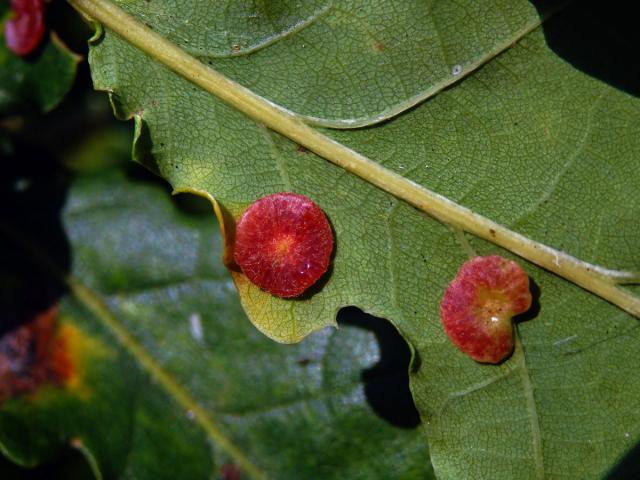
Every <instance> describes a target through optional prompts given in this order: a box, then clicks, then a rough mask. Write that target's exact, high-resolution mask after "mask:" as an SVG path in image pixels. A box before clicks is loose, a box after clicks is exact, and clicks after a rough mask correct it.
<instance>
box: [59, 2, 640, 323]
mask: <svg viewBox="0 0 640 480" xmlns="http://www.w3.org/2000/svg"><path fill="white" fill-rule="evenodd" d="M69 2H70V3H71V4H72V5H73V6H74V7H75V8H76V9H78V10H79V11H80V12H82V13H84V14H85V15H88V16H90V17H92V18H94V19H95V20H97V21H99V22H102V23H103V24H104V25H106V26H107V27H108V28H110V29H111V30H112V31H113V32H115V33H116V34H117V35H119V36H121V37H122V38H123V39H125V40H126V41H128V42H129V43H131V44H132V45H134V46H136V47H137V48H139V49H141V50H142V51H143V52H145V53H146V54H147V55H149V56H150V57H151V58H154V59H155V60H156V61H158V62H160V63H161V64H163V65H165V66H166V67H168V68H170V69H171V70H173V71H174V72H175V73H177V74H178V75H181V76H182V77H184V78H185V79H187V80H189V81H190V82H192V83H194V84H195V85H197V86H199V87H201V88H202V89H204V90H205V91H207V92H209V93H211V94H212V95H215V96H217V97H218V98H219V99H220V100H222V101H223V102H225V103H227V104H229V105H230V106H232V107H233V108H235V109H237V110H239V111H241V112H242V113H244V114H245V115H247V116H248V117H249V118H251V119H253V120H254V121H256V122H258V123H261V124H263V125H265V126H267V127H268V128H270V129H272V130H274V131H276V132H278V133H280V134H282V135H284V136H285V137H288V138H290V139H291V140H293V141H295V142H297V143H299V144H300V145H303V146H305V147H306V148H308V149H309V150H311V151H313V152H315V153H316V154H318V155H319V156H321V157H323V158H325V159H326V160H328V161H330V162H332V163H334V164H336V165H338V166H339V167H341V168H343V169H345V170H346V171H348V172H350V173H352V174H354V175H356V176H358V177H360V178H362V179H363V180H365V181H367V182H369V183H371V184H373V185H375V186H376V187H378V188H380V189H382V190H384V191H385V192H387V193H389V194H391V195H393V196H395V197H397V198H398V199H401V200H404V201H405V202H407V203H409V204H410V205H412V206H414V207H416V208H418V209H419V210H422V211H423V212H425V213H427V214H429V215H431V216H432V217H434V218H436V219H438V220H439V221H441V222H443V223H445V224H449V225H452V226H454V227H458V228H461V229H463V230H465V231H467V232H470V233H472V234H474V235H476V236H477V237H479V238H482V239H485V240H487V241H490V242H492V243H494V244H496V245H499V246H501V247H503V248H505V249H507V250H509V251H511V252H513V253H515V254H516V255H519V256H521V257H523V258H525V259H527V260H529V261H531V262H532V263H535V264H536V265H538V266H540V267H542V268H544V269H546V270H549V271H551V272H553V273H555V274H557V275H559V276H561V277H563V278H565V279H567V280H569V281H571V282H573V283H575V284H577V285H579V286H581V287H582V288H584V289H586V290H588V291H590V292H592V293H595V294H596V295H598V296H600V297H601V298H603V299H605V300H607V301H609V302H611V303H613V304H614V305H617V306H619V307H620V308H622V309H623V310H625V311H627V312H628V313H630V314H632V315H634V316H636V317H638V318H640V298H639V297H638V296H636V295H634V294H633V293H632V292H631V291H629V290H626V289H623V288H621V287H619V286H618V285H617V281H619V278H620V277H627V278H628V277H629V276H630V277H635V275H634V274H633V273H632V274H631V275H626V272H622V273H623V275H620V273H621V272H611V271H609V270H607V269H605V268H603V267H599V266H597V265H591V264H588V263H586V262H584V261H582V260H580V259H577V258H575V257H572V256H571V255H569V254H567V253H565V252H562V251H559V250H556V249H554V248H551V247H549V246H547V245H544V244H542V243H539V242H536V241H535V240H532V239H530V238H527V237H525V236H523V235H520V234H518V233H516V232H514V231H511V230H509V229H508V228H506V227H505V226H503V225H500V224H498V223H496V222H493V221H492V220H490V219H488V218H485V217H483V216H481V215H479V214H477V213H475V212H473V211H471V210H469V209H467V208H465V207H463V206H461V205H459V204H456V203H455V202H453V201H451V200H449V199H447V198H445V197H443V196H442V195H439V194H437V193H435V192H433V191H431V190H428V189H426V188H425V187H423V186H421V185H418V184H416V183H414V182H412V181H411V180H409V179H407V178H406V177H403V176H401V175H399V174H397V173H395V172H393V171H391V170H389V169H387V168H385V167H383V166H382V165H380V164H377V163H376V162H374V161H372V160H370V159H368V158H366V157H364V156H363V155H361V154H359V153H357V152H355V151H353V150H351V149H349V148H348V147H346V146H344V145H342V144H340V143H338V142H336V141H334V140H332V139H330V138H329V137H327V136H325V135H323V134H322V133H320V132H318V131H317V130H314V129H313V128H311V127H309V126H308V125H307V124H305V123H303V122H302V121H301V120H300V118H299V117H298V116H296V115H295V114H293V113H292V112H290V111H288V110H286V109H284V108H282V107H280V106H279V105H276V104H273V103H272V102H270V101H268V100H266V99H264V98H262V97H260V96H258V95H256V94H255V93H254V92H252V91H250V90H248V89H246V88H244V87H242V86H241V85H239V84H237V83H235V82H233V81H232V80H230V79H228V78H226V77H225V76H223V75H221V74H220V73H218V72H216V71H215V70H213V69H211V68H209V67H207V66H206V65H204V64H202V63H201V62H200V61H199V60H197V59H196V58H194V57H191V56H190V55H189V54H187V53H186V52H184V51H183V50H181V49H180V48H179V47H177V46H176V45H174V44H172V43H171V42H169V41H167V40H166V39H165V38H163V37H162V36H160V35H159V34H157V33H156V32H154V31H152V30H150V29H149V28H147V27H146V26H145V25H143V24H142V23H140V22H139V21H138V20H136V19H135V18H134V17H132V16H130V15H129V14H127V13H126V12H124V11H123V10H122V9H120V8H119V7H117V6H115V5H113V4H112V3H111V2H110V1H108V0H69ZM136 120H137V121H141V118H140V117H139V116H136Z"/></svg>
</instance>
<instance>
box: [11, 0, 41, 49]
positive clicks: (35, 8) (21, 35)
mask: <svg viewBox="0 0 640 480" xmlns="http://www.w3.org/2000/svg"><path fill="white" fill-rule="evenodd" d="M11 10H12V11H13V16H12V17H11V18H10V19H9V20H7V22H6V24H5V26H4V35H5V38H6V42H7V47H8V48H9V50H11V51H12V52H13V53H15V54H16V55H19V56H21V57H24V56H26V55H29V54H30V53H31V52H33V51H34V50H35V49H36V48H37V47H38V45H40V42H41V41H42V37H44V31H45V24H44V2H43V0H11Z"/></svg>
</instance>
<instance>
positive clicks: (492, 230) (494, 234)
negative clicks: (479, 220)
mask: <svg viewBox="0 0 640 480" xmlns="http://www.w3.org/2000/svg"><path fill="white" fill-rule="evenodd" d="M489 233H490V234H491V236H492V237H493V238H496V231H495V230H494V229H493V228H490V229H489Z"/></svg>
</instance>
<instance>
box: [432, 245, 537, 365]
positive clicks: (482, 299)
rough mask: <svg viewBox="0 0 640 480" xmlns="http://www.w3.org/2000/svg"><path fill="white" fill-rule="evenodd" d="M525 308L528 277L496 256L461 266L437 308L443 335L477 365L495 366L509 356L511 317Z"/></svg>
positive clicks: (474, 260)
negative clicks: (477, 363) (487, 364)
mask: <svg viewBox="0 0 640 480" xmlns="http://www.w3.org/2000/svg"><path fill="white" fill-rule="evenodd" d="M529 307H531V292H530V291H529V277H528V276H527V274H526V272H525V271H524V270H523V269H522V267H520V265H518V264H517V263H516V262H513V261H511V260H507V259H506V258H502V257H500V256H497V255H491V256H487V257H475V258H472V259H471V260H469V261H467V262H465V263H464V265H462V267H461V268H460V270H459V271H458V274H457V275H456V277H455V278H454V279H453V281H452V282H451V283H450V284H449V286H448V287H447V290H446V291H445V293H444V297H443V298H442V302H441V303H440V319H441V320H442V325H443V326H444V331H445V332H446V334H447V335H448V336H449V339H450V340H451V341H452V342H453V343H454V345H455V346H456V347H458V348H459V349H460V350H462V351H463V352H464V353H466V354H467V355H469V356H470V357H471V358H473V359H474V360H476V361H477V362H482V363H500V362H501V361H502V360H504V359H505V358H507V357H508V356H509V355H511V353H512V352H513V345H514V343H513V325H512V322H511V319H512V317H513V316H514V315H518V314H520V313H524V312H526V311H527V310H529Z"/></svg>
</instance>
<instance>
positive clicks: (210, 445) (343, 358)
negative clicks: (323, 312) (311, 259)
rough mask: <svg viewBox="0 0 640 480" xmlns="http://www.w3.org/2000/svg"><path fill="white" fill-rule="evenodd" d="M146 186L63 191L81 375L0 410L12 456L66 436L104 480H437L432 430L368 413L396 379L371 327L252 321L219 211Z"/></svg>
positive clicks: (113, 184) (115, 174)
mask: <svg viewBox="0 0 640 480" xmlns="http://www.w3.org/2000/svg"><path fill="white" fill-rule="evenodd" d="M136 177H139V174H138V175H131V174H129V175H127V174H125V173H124V172H122V171H108V172H101V173H95V174H92V175H84V176H81V177H78V178H77V179H76V180H74V181H73V183H72V184H71V187H70V189H69V191H68V192H67V194H66V202H65V205H64V210H63V213H62V221H63V224H64V228H65V231H66V234H67V235H68V238H69V244H70V245H69V246H70V251H71V254H72V257H73V258H72V264H73V267H72V272H71V273H72V275H73V278H72V279H71V280H70V281H69V284H70V286H71V292H70V293H69V294H67V295H66V296H65V297H64V298H63V299H62V301H61V303H60V326H59V334H60V336H61V337H62V339H63V340H64V345H65V346H66V350H67V351H68V352H69V354H70V357H71V359H72V363H73V364H74V370H75V374H74V375H72V376H71V378H70V379H68V380H66V381H65V383H64V385H63V386H62V387H56V386H49V387H44V388H41V389H40V390H38V391H37V392H35V393H34V394H31V395H28V396H20V397H16V398H13V399H10V400H7V401H6V402H5V403H4V404H3V405H2V406H1V407H0V450H1V451H2V452H4V453H5V454H7V455H8V456H9V457H10V458H11V459H13V460H14V461H16V462H19V463H20V464H24V465H34V464H35V463H37V462H40V461H42V460H43V459H45V458H47V457H48V456H50V455H52V454H53V453H54V452H55V451H56V449H57V448H59V446H60V445H61V444H63V443H67V444H70V445H71V446H73V447H75V448H79V449H81V450H82V451H83V453H85V455H86V456H87V457H88V459H89V460H90V463H91V464H92V466H93V467H94V469H95V471H96V474H99V475H101V476H102V477H103V478H160V479H162V478H167V479H169V478H185V479H191V478H193V479H204V478H212V476H213V477H215V478H219V477H218V475H219V473H218V472H219V471H220V468H221V466H222V465H223V464H225V463H228V462H231V463H234V464H236V465H238V464H239V463H238V462H241V461H244V462H250V463H251V464H252V465H254V468H256V469H257V471H258V472H262V474H263V475H264V476H265V477H269V478H278V479H280V478H284V479H286V478H292V479H298V478H323V479H324V478H362V479H365V478H366V479H369V478H380V479H387V478H406V479H414V478H416V479H417V478H431V467H430V463H429V460H428V451H427V447H426V444H425V441H424V438H423V435H422V433H421V432H420V430H419V428H414V429H403V428H398V427H394V426H393V425H391V424H390V423H388V422H387V421H385V420H383V419H382V418H380V417H378V416H377V415H376V414H375V413H374V411H373V410H372V407H371V406H369V403H368V402H369V401H368V400H367V393H366V392H367V389H368V388H369V387H368V384H369V383H371V382H374V383H375V382H378V384H380V385H382V386H384V385H386V380H385V379H389V377H388V375H393V373H390V372H389V373H385V370H384V369H383V370H382V371H381V373H380V377H376V378H374V379H371V380H365V379H366V375H365V374H364V373H363V372H364V371H367V370H369V369H371V368H372V367H375V365H377V364H378V362H379V361H380V360H381V354H382V352H381V350H380V349H381V346H380V344H379V343H378V339H377V338H376V335H375V334H374V332H373V331H371V330H366V329H363V328H356V327H354V326H349V325H345V327H344V328H343V329H341V330H340V331H336V330H333V329H327V330H323V331H321V332H318V333H317V334H316V335H313V336H311V337H310V338H309V339H307V340H305V341H304V342H302V343H300V344H299V345H295V346H282V345H278V344H275V343H273V342H271V341H270V340H268V339H267V338H265V337H264V336H263V335H261V334H260V333H259V332H257V331H256V330H255V329H254V328H253V326H252V325H251V324H250V322H249V321H248V320H247V318H246V316H245V315H244V314H243V312H242V308H241V306H240V305H239V303H238V301H237V298H236V294H235V288H234V286H233V283H232V281H231V279H230V277H229V275H228V273H227V272H226V270H225V269H224V267H223V266H222V265H221V264H220V262H219V261H218V258H219V256H220V246H221V245H220V244H221V241H220V236H219V234H218V232H217V230H218V228H217V226H216V224H215V222H213V221H212V216H211V214H210V213H209V211H208V210H207V213H206V214H205V215H202V214H199V215H197V214H194V213H190V212H189V211H188V210H185V209H184V208H182V209H180V208H177V206H176V204H175V203H174V202H171V201H170V200H169V198H168V194H167V192H166V190H165V188H163V187H161V186H159V185H158V184H155V183H150V182H149V181H147V180H145V181H143V180H139V179H138V180H136V179H135V178H136ZM18 204H20V203H18ZM32 218H33V217H32ZM49 231H51V229H50V230H49ZM36 240H39V239H36ZM24 244H25V245H28V243H27V242H25V243H24ZM41 246H43V245H41ZM3 251H6V250H5V249H3ZM45 252H46V251H45ZM41 253H42V252H41ZM50 254H52V251H51V250H49V251H48V252H47V253H46V255H50ZM363 375H364V377H363ZM388 385H389V386H390V387H391V388H393V386H394V384H393V383H389V384H388ZM224 442H230V444H231V445H232V446H233V449H235V450H232V451H230V448H228V445H226V444H224ZM240 465H242V463H240ZM212 472H213V473H212ZM248 473H251V472H248Z"/></svg>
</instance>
